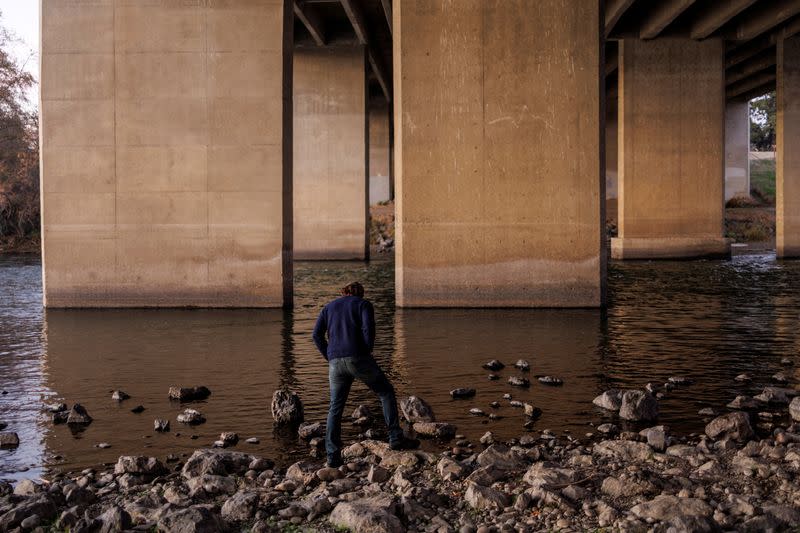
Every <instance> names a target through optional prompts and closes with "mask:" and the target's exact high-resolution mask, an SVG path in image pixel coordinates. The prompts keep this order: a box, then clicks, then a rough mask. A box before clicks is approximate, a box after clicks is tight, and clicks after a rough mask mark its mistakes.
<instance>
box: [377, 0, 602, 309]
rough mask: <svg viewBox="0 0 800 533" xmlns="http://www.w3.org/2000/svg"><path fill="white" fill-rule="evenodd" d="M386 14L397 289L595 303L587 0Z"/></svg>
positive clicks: (597, 118) (402, 9) (556, 303)
mask: <svg viewBox="0 0 800 533" xmlns="http://www.w3.org/2000/svg"><path fill="white" fill-rule="evenodd" d="M522 12H524V13H525V17H524V19H525V20H524V22H523V21H521V19H520V15H519V14H520V13H522ZM393 14H394V24H393V27H394V39H395V41H394V42H395V45H394V99H395V109H394V111H395V118H394V123H395V178H396V202H397V204H396V211H397V222H398V225H397V237H398V239H397V249H396V265H397V266H396V272H397V274H396V281H397V283H396V295H397V296H396V298H397V300H396V301H397V304H398V305H399V306H405V307H410V306H422V307H424V306H475V307H490V306H520V307H527V306H553V307H567V306H598V305H600V304H601V302H602V301H603V290H602V287H603V283H604V281H603V280H604V273H603V268H604V264H605V261H604V260H603V258H602V253H603V252H602V250H601V249H602V246H601V223H600V221H601V220H602V218H603V216H602V210H603V209H602V207H601V202H600V194H601V191H602V190H603V189H604V187H603V178H602V176H601V173H602V168H603V167H602V159H603V150H604V148H603V139H602V138H603V136H604V132H603V129H602V120H601V118H602V117H601V114H602V113H605V109H604V107H603V105H602V101H601V95H602V91H601V90H600V84H601V77H600V67H601V57H600V54H601V52H600V50H601V47H600V46H599V42H600V35H599V28H600V22H599V21H600V15H601V14H600V12H599V4H598V2H596V1H593V0H576V1H571V2H569V3H565V2H563V1H561V0H542V1H538V2H530V1H523V0H508V1H506V2H502V3H498V2H483V1H479V0H463V1H461V0H459V1H458V2H452V1H444V0H437V1H432V0H399V1H396V2H395V3H394V6H393ZM565 117H572V118H571V119H567V120H565Z"/></svg>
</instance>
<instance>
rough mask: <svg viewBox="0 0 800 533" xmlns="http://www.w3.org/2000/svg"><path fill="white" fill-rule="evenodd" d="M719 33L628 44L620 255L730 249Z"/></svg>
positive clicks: (615, 249)
mask: <svg viewBox="0 0 800 533" xmlns="http://www.w3.org/2000/svg"><path fill="white" fill-rule="evenodd" d="M724 73H725V71H724V45H723V42H722V40H720V39H707V40H705V41H700V42H698V41H693V40H689V39H668V38H665V39H658V40H651V41H643V40H633V39H630V40H629V39H626V40H624V41H620V64H619V94H620V100H619V128H620V155H619V238H616V239H612V242H611V254H612V257H614V258H616V259H656V258H686V257H702V256H715V255H723V254H726V253H727V251H728V243H727V241H726V239H724V238H723V228H724V201H723V197H724V183H725V179H724V150H725V148H724V145H725V130H724V128H725V80H724Z"/></svg>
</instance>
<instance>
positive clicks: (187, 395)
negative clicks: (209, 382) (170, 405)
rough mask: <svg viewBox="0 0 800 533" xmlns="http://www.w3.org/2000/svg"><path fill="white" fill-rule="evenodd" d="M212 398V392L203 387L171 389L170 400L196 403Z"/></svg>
mask: <svg viewBox="0 0 800 533" xmlns="http://www.w3.org/2000/svg"><path fill="white" fill-rule="evenodd" d="M209 396H211V391H210V390H208V388H207V387H203V386H202V385H201V386H199V387H170V388H169V399H170V400H177V401H179V402H194V401H198V400H205V399H206V398H208V397H209Z"/></svg>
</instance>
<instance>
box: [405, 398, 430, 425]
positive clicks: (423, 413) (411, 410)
mask: <svg viewBox="0 0 800 533" xmlns="http://www.w3.org/2000/svg"><path fill="white" fill-rule="evenodd" d="M400 411H401V412H402V413H403V418H405V419H406V421H407V422H408V423H409V424H414V423H416V422H435V421H436V417H435V416H434V414H433V409H431V406H430V405H428V403H427V402H426V401H425V400H423V399H422V398H420V397H418V396H409V397H407V398H404V399H402V400H401V401H400Z"/></svg>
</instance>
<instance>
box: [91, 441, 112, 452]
mask: <svg viewBox="0 0 800 533" xmlns="http://www.w3.org/2000/svg"><path fill="white" fill-rule="evenodd" d="M94 447H95V448H100V449H101V450H105V449H107V448H111V445H110V444H109V443H107V442H101V443H99V444H95V445H94Z"/></svg>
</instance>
